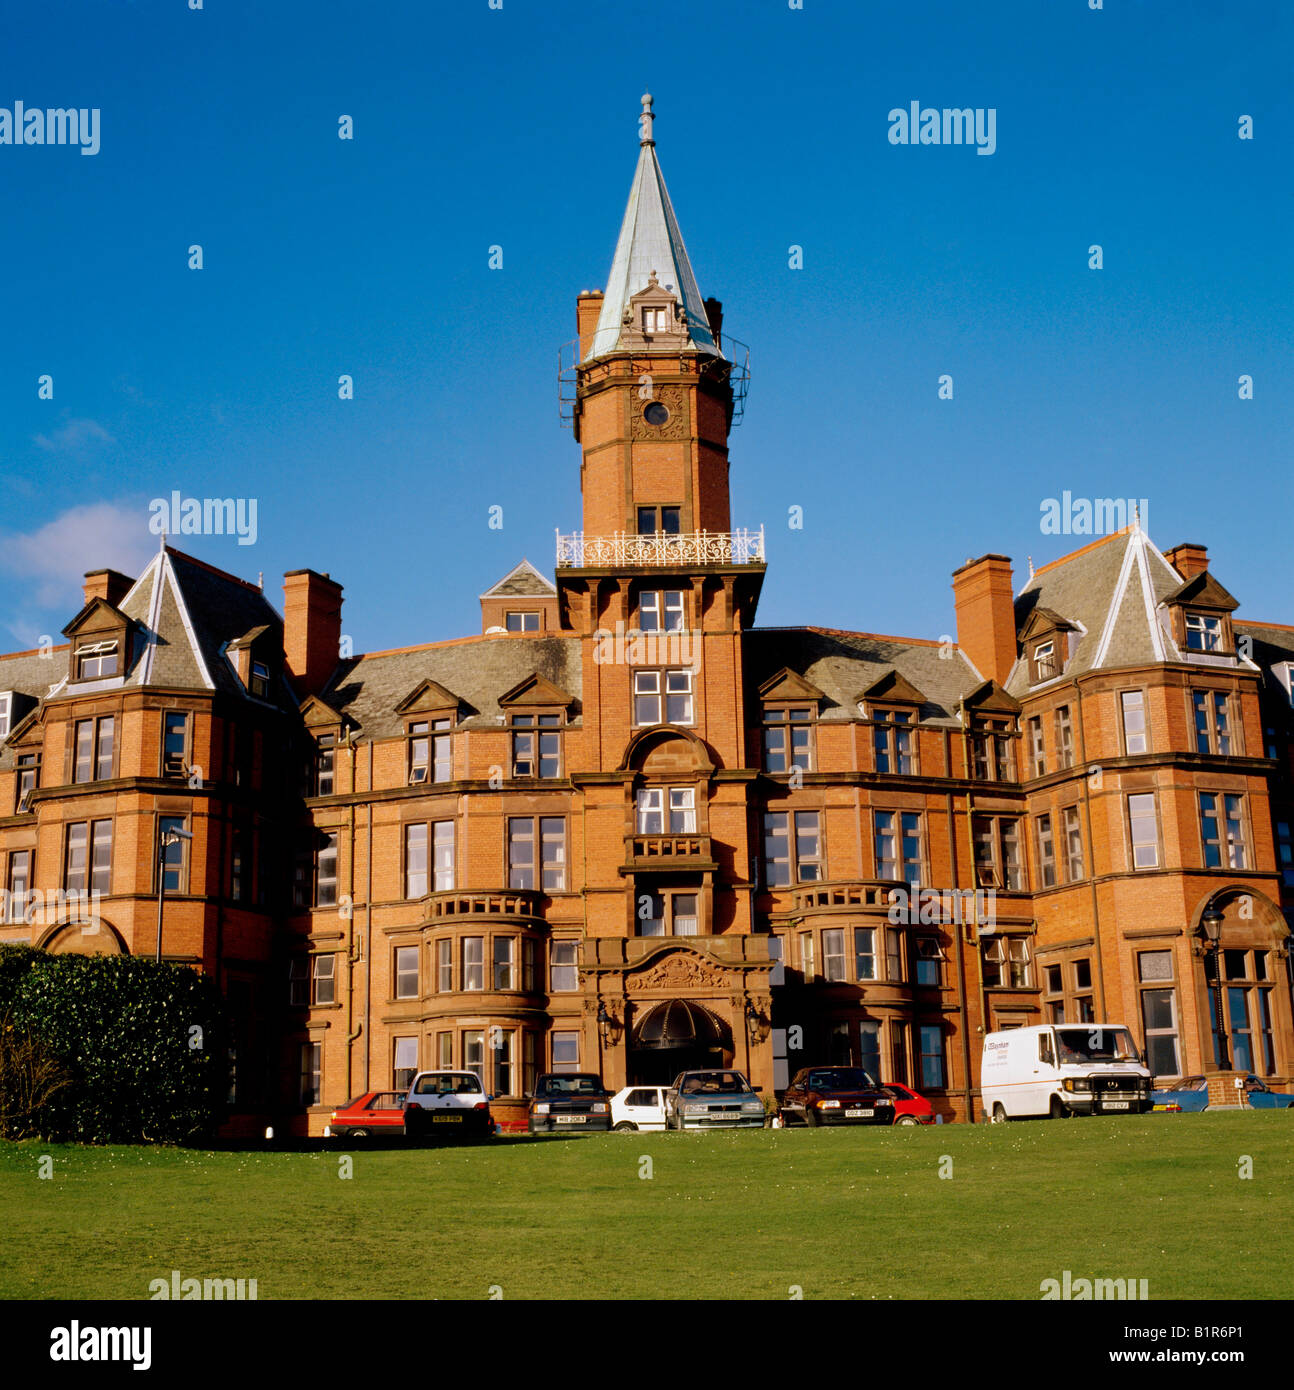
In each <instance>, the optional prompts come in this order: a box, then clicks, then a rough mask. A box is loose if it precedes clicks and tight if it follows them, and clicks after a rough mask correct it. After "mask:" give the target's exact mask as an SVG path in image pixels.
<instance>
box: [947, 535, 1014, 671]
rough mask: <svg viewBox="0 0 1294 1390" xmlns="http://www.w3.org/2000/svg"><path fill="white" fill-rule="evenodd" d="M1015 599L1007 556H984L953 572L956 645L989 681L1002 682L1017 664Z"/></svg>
mask: <svg viewBox="0 0 1294 1390" xmlns="http://www.w3.org/2000/svg"><path fill="white" fill-rule="evenodd" d="M1014 598H1015V596H1014V592H1013V589H1012V584H1011V561H1010V558H1009V557H1008V556H1006V555H981V556H980V557H979V559H978V560H967V561H966V563H965V564H964V565H963V566H962V567H961V569H959V570H955V571H954V572H953V602H954V604H955V605H956V609H957V644H958V646H960V647H961V649H962V651H964V652H965V653H966V655H967V656H968V657H969V658H970V660H971V661H972V662H974V663H975V667H976V669H977V670H978V671H979V672H980V673H981V674H982V675H983V676H984V678H985V679H986V680H995V681H997V683H998V684H999V685H1004V684H1005V683H1006V678H1007V676H1009V675H1010V674H1011V667H1012V666H1013V665H1014V664H1015V601H1014Z"/></svg>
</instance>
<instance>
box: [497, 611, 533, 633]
mask: <svg viewBox="0 0 1294 1390" xmlns="http://www.w3.org/2000/svg"><path fill="white" fill-rule="evenodd" d="M504 624H505V626H506V629H507V631H508V632H538V631H539V614H538V613H537V612H529V613H527V612H519V613H509V614H507V616H506V617H505V619H504Z"/></svg>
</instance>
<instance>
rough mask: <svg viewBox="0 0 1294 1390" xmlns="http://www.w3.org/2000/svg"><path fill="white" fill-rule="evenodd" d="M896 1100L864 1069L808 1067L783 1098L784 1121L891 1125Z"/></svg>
mask: <svg viewBox="0 0 1294 1390" xmlns="http://www.w3.org/2000/svg"><path fill="white" fill-rule="evenodd" d="M894 1108H895V1107H894V1097H893V1096H892V1095H890V1093H889V1092H888V1091H887V1090H886V1089H885V1087H883V1086H881V1085H879V1084H878V1083H877V1082H876V1081H875V1080H873V1079H872V1077H871V1076H869V1075H868V1073H867V1072H865V1071H864V1070H863V1069H862V1068H861V1067H805V1068H803V1070H801V1071H798V1072H796V1074H795V1076H794V1078H793V1079H792V1081H791V1084H790V1085H789V1086H788V1087H787V1088H786V1091H785V1093H784V1094H783V1096H782V1121H783V1123H787V1122H788V1121H795V1122H796V1123H798V1124H802V1125H889V1124H893V1123H894Z"/></svg>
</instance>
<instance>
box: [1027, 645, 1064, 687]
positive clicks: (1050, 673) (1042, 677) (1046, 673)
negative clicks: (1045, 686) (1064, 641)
mask: <svg viewBox="0 0 1294 1390" xmlns="http://www.w3.org/2000/svg"><path fill="white" fill-rule="evenodd" d="M1033 673H1034V681H1033V682H1032V683H1033V684H1034V685H1037V684H1038V683H1039V682H1041V681H1049V680H1053V679H1055V677H1056V676H1058V675H1060V669H1059V667H1058V666H1057V665H1056V643H1055V641H1054V640H1053V641H1049V642H1039V643H1038V645H1037V646H1036V647H1034V649H1033Z"/></svg>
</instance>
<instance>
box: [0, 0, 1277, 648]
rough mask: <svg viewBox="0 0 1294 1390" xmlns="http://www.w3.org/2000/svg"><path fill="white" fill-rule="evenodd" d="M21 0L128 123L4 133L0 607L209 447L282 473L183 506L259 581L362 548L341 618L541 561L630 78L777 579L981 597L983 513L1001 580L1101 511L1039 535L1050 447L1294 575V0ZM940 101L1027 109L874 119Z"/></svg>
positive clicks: (219, 482) (834, 623)
mask: <svg viewBox="0 0 1294 1390" xmlns="http://www.w3.org/2000/svg"><path fill="white" fill-rule="evenodd" d="M21 9H22V11H23V12H22V13H18V10H19V7H17V6H7V7H5V9H4V11H3V12H0V54H3V60H2V61H0V107H4V106H8V107H9V108H10V109H12V107H13V103H14V102H15V101H16V100H21V101H23V102H24V103H25V104H26V105H27V106H28V107H32V106H40V107H45V106H77V107H98V108H100V109H101V112H102V125H101V142H102V143H101V149H100V152H99V153H98V154H97V155H95V156H93V157H89V156H82V155H80V154H79V153H78V152H77V151H76V150H74V149H70V148H50V147H40V146H22V147H12V146H4V145H0V209H3V211H2V212H0V266H3V267H4V271H3V275H2V276H0V320H2V322H3V325H4V331H3V333H0V478H2V479H3V499H4V506H3V511H0V598H2V599H3V606H2V607H0V613H2V614H3V615H4V624H5V626H6V627H7V629H8V631H7V632H6V633H5V635H4V638H3V640H4V643H5V645H6V646H7V647H10V648H13V647H25V646H32V645H35V643H36V642H37V640H38V638H39V636H40V635H41V634H42V633H44V632H57V631H58V629H59V628H61V627H62V625H63V624H64V623H65V622H66V621H67V620H68V619H69V618H70V617H71V616H72V614H73V613H74V612H75V611H76V609H77V607H78V606H79V585H80V575H81V573H82V572H83V571H84V570H86V569H90V568H94V567H97V566H100V565H104V564H111V565H115V566H117V567H119V568H126V569H128V570H130V571H131V572H132V573H133V572H136V571H137V568H138V567H139V566H140V565H141V564H142V563H144V561H145V560H146V557H147V556H148V555H149V554H150V553H151V552H152V550H153V549H154V548H155V546H156V538H155V537H154V536H153V535H151V534H150V533H149V531H148V518H149V507H148V504H149V501H150V500H151V499H152V498H155V497H159V496H169V495H170V494H171V492H172V491H173V490H176V489H178V490H179V491H180V492H181V493H183V494H184V495H186V496H197V497H205V496H213V495H214V496H235V497H245V498H251V497H254V498H256V499H257V504H258V508H257V511H258V527H257V531H258V534H257V540H256V543H255V544H254V545H247V546H240V545H238V544H237V543H236V541H235V540H234V539H233V538H227V537H184V538H177V541H176V543H177V544H179V545H180V546H181V548H183V549H186V550H188V551H190V552H191V553H193V554H196V555H198V556H200V557H202V558H204V559H206V560H208V561H210V562H211V563H213V564H216V565H219V566H221V567H223V568H226V569H229V570H232V571H233V572H235V573H237V574H240V575H242V576H244V577H247V578H251V579H255V578H256V577H257V574H258V573H260V572H263V573H264V575H265V583H266V589H267V592H268V594H269V596H270V597H271V599H272V600H273V601H274V602H275V603H276V604H281V598H282V589H281V584H282V574H283V572H284V570H287V569H295V568H299V567H302V566H307V565H308V566H311V567H313V568H315V569H319V570H326V571H329V572H331V573H332V575H333V576H334V577H335V578H337V579H339V580H340V581H341V582H342V583H343V584H344V585H345V588H346V614H345V621H344V627H345V630H346V631H347V633H348V634H349V635H350V636H351V638H352V641H353V644H354V648H355V650H357V651H364V650H375V649H379V648H384V647H391V646H403V645H411V644H413V643H416V642H420V641H431V640H436V639H440V638H445V637H454V636H462V635H466V634H469V633H471V632H474V631H477V630H479V608H478V605H477V602H476V598H477V595H478V594H479V593H480V592H481V591H482V590H484V589H485V588H487V587H488V586H489V585H490V584H491V583H493V582H494V581H495V580H496V579H497V578H499V577H500V576H501V575H502V574H503V573H505V572H506V571H507V570H508V569H509V568H510V567H511V566H512V564H513V563H514V562H515V561H516V560H517V559H518V558H520V557H521V556H522V555H525V556H527V557H529V559H530V560H531V561H532V562H534V563H535V564H537V565H539V566H540V568H542V569H544V570H546V571H551V568H552V560H553V536H554V530H555V529H556V528H560V529H562V530H574V529H576V528H577V527H578V526H579V524H580V520H579V518H580V498H579V451H578V447H577V446H576V444H575V443H574V441H573V440H572V438H571V436H570V435H569V433H568V432H566V431H564V430H563V429H562V428H561V427H560V425H559V422H558V414H557V385H556V380H555V377H556V367H557V350H558V347H559V346H560V345H561V344H562V343H564V342H566V341H567V340H569V339H570V338H572V337H573V336H574V301H575V296H576V294H577V293H578V292H579V291H580V290H581V289H583V288H586V287H589V288H592V287H598V286H601V285H602V284H603V283H604V281H605V278H606V275H607V271H608V269H609V266H610V260H611V253H612V250H613V247H614V243H615V237H616V233H617V231H618V228H619V224H620V218H621V215H622V213H623V210H624V202H625V198H626V196H627V194H628V189H629V183H630V178H631V175H632V173H633V168H634V163H635V159H636V156H637V121H636V117H637V112H638V100H639V96H640V94H641V93H642V91H643V90H644V89H645V88H650V90H651V91H652V92H653V94H654V95H655V98H656V113H657V121H656V131H655V133H656V138H657V141H658V153H659V155H660V159H661V163H662V167H663V168H664V171H665V176H666V179H667V181H668V184H669V188H670V193H671V196H672V198H673V202H674V206H675V209H676V211H677V213H678V216H679V220H680V223H681V226H682V229H683V234H684V237H685V239H686V241H687V245H688V250H689V252H690V254H691V259H692V263H693V266H694V268H695V270H696V274H697V278H698V281H699V283H700V286H701V291H702V294H703V295H714V296H717V297H718V298H720V299H722V300H723V302H724V308H725V327H726V328H728V329H729V330H730V331H731V332H732V333H734V334H735V335H736V336H738V337H739V338H741V339H743V340H745V341H746V342H747V343H749V344H750V347H751V364H752V382H751V389H750V397H749V401H748V404H747V410H746V417H745V420H744V422H743V424H742V425H741V426H740V428H739V429H737V430H736V431H735V432H734V434H733V438H732V441H731V443H732V492H733V519H734V523H735V524H737V525H749V526H758V525H760V524H761V523H762V524H764V525H765V526H766V527H767V532H768V553H769V576H768V580H767V581H766V584H765V588H764V598H763V601H762V604H761V609H760V622H761V623H763V624H793V625H794V624H803V623H819V624H822V625H824V626H830V627H840V628H855V629H861V630H865V631H874V632H883V633H903V634H909V635H912V636H922V637H938V636H940V635H942V634H943V633H945V632H951V631H952V630H953V627H952V622H953V619H952V596H951V590H950V587H949V582H950V581H949V576H950V572H951V571H952V570H953V569H954V568H955V567H956V566H958V565H959V564H961V563H962V562H963V561H964V560H965V559H966V558H967V557H968V556H973V555H979V554H982V553H984V552H985V551H990V550H991V551H999V552H1004V553H1006V554H1009V555H1011V556H1012V557H1013V559H1014V561H1015V564H1016V575H1017V587H1018V586H1019V584H1022V583H1023V582H1024V578H1025V577H1026V575H1027V565H1026V557H1027V556H1029V555H1032V556H1033V558H1034V561H1035V563H1036V564H1043V563H1045V562H1046V561H1048V560H1050V559H1054V558H1055V557H1056V556H1058V555H1060V554H1063V553H1065V552H1067V551H1068V550H1071V549H1075V548H1077V547H1078V546H1080V545H1082V544H1085V543H1086V542H1087V541H1089V540H1090V539H1092V538H1091V537H1090V536H1085V535H1077V536H1064V535H1061V536H1056V535H1044V534H1042V533H1041V531H1040V524H1039V522H1040V506H1041V504H1042V502H1043V501H1044V499H1046V498H1049V497H1060V496H1061V494H1062V492H1063V491H1064V490H1066V489H1068V490H1069V491H1070V492H1071V493H1072V494H1073V495H1074V496H1075V497H1129V498H1131V497H1136V498H1146V499H1148V502H1149V508H1148V520H1149V530H1150V533H1151V535H1152V538H1153V539H1154V540H1155V541H1156V542H1157V543H1158V544H1159V545H1160V546H1161V548H1167V547H1168V546H1171V545H1172V544H1174V543H1176V542H1178V541H1183V540H1190V541H1197V542H1202V543H1204V544H1207V545H1208V547H1209V551H1210V555H1211V557H1212V559H1213V566H1214V571H1215V573H1216V574H1217V575H1218V577H1219V578H1220V579H1221V580H1222V581H1223V583H1224V584H1226V586H1227V587H1228V588H1229V589H1231V591H1232V592H1233V593H1234V594H1235V595H1236V596H1237V597H1238V598H1239V599H1240V600H1241V605H1242V607H1241V613H1242V615H1244V616H1249V617H1263V618H1267V619H1271V620H1276V621H1281V620H1284V621H1288V622H1294V601H1291V591H1292V590H1294V585H1292V584H1291V569H1292V564H1291V559H1290V553H1289V548H1288V546H1287V545H1286V544H1285V539H1286V534H1287V531H1288V518H1289V502H1290V481H1289V479H1290V470H1289V459H1290V443H1291V439H1292V438H1294V431H1292V429H1291V425H1292V424H1294V410H1292V409H1291V363H1290V340H1291V334H1290V325H1291V308H1292V307H1294V305H1292V302H1291V301H1292V298H1294V296H1292V294H1291V287H1292V286H1291V282H1292V278H1294V268H1292V266H1291V256H1290V227H1291V225H1294V218H1292V217H1291V213H1292V211H1294V209H1292V208H1291V183H1290V179H1289V169H1290V167H1291V163H1292V157H1291V136H1292V135H1294V120H1292V119H1291V110H1290V95H1289V91H1290V89H1289V79H1288V73H1287V66H1288V55H1289V53H1290V52H1291V51H1294V44H1292V43H1291V40H1294V7H1291V6H1289V5H1287V4H1280V3H1278V2H1277V0H1272V2H1271V3H1247V2H1246V0H1236V2H1235V3H1229V4H1227V5H1226V6H1219V5H1215V4H1211V3H1188V4H1182V5H1175V6H1173V7H1171V9H1170V10H1165V7H1163V6H1162V5H1158V4H1150V3H1144V2H1140V0H1105V6H1104V8H1103V9H1102V10H1100V11H1092V10H1090V9H1089V7H1088V3H1087V0H1050V2H1049V3H1045V4H1044V3H997V4H994V3H982V4H974V5H970V4H966V3H961V4H947V3H926V4H923V5H921V6H919V7H914V6H906V7H897V6H891V5H881V4H873V3H863V0H804V8H803V9H802V10H798V11H796V10H791V9H790V8H789V7H788V5H787V4H786V3H785V0H708V3H705V4H700V3H697V0H685V2H684V3H678V2H676V0H661V2H660V3H656V4H653V5H652V6H651V7H649V8H646V9H644V8H642V7H622V6H608V5H604V4H601V3H598V4H595V3H593V0H566V3H563V4H561V5H554V4H553V3H551V0H546V2H545V3H535V2H534V0H504V7H503V9H502V10H490V9H489V8H488V5H487V0H455V3H449V2H448V0H438V3H425V2H418V3H415V2H414V0H391V3H383V4H380V5H375V6H355V5H340V4H330V3H296V0H274V3H273V4H268V5H267V4H263V3H262V4H251V3H233V2H232V0H206V8H204V9H203V10H202V11H199V12H191V11H189V10H188V9H187V8H186V7H185V3H184V0H165V2H164V0H153V2H152V3H135V4H128V3H120V0H117V2H116V3H104V0H95V2H94V3H89V0H86V2H85V3H60V2H59V0H49V3H46V4H44V5H42V6H26V7H21ZM912 101H919V102H921V103H922V105H925V106H934V107H944V106H955V107H968V106H969V107H982V108H986V109H987V108H993V109H994V110H996V112H997V117H996V120H997V149H996V152H995V153H994V154H993V155H991V156H988V157H985V156H979V155H977V154H976V153H975V151H974V149H972V148H967V147H940V146H906V147H905V146H896V145H893V144H891V143H890V141H889V139H888V132H889V128H890V127H889V121H888V113H889V112H890V110H891V109H892V108H896V107H904V108H906V107H907V106H908V104H909V103H910V102H912ZM342 114H347V115H350V116H352V117H353V119H354V129H355V138H354V139H353V140H351V141H342V140H339V139H338V138H337V128H338V117H339V116H340V115H342ZM1242 115H1249V116H1252V118H1253V123H1254V138H1253V139H1252V140H1241V139H1239V138H1238V134H1237V132H1238V122H1239V119H1240V117H1241V116H1242ZM194 243H198V244H201V245H202V247H203V255H204V268H203V269H202V270H201V271H194V270H190V269H189V268H188V265H187V253H188V248H189V246H190V245H192V244H194ZM1094 243H1097V244H1100V245H1101V246H1102V248H1103V252H1104V269H1102V270H1099V271H1096V270H1091V269H1089V268H1088V247H1089V246H1090V245H1091V244H1094ZM496 244H497V245H500V246H502V248H503V268H502V269H501V270H490V269H489V266H488V256H489V248H490V247H491V246H492V245H496ZM792 245H799V246H802V247H803V262H804V266H803V269H802V270H792V269H790V268H789V267H788V248H789V247H790V246H792ZM43 373H49V374H51V375H52V376H53V378H54V398H53V399H52V400H44V401H42V400H38V398H37V378H38V377H39V376H40V375H41V374H43ZM342 373H348V374H350V375H352V376H353V378H354V382H355V398H354V400H351V401H340V400H338V398H337V378H338V376H339V375H341V374H342ZM945 373H947V374H950V375H951V376H952V378H953V383H954V385H953V399H952V400H951V401H947V400H940V399H939V398H938V393H937V383H938V378H939V377H940V376H941V375H942V374H945ZM1242 374H1248V375H1250V376H1252V378H1253V382H1254V398H1253V399H1252V400H1244V401H1242V400H1240V399H1239V397H1238V378H1239V377H1240V376H1241V375H1242ZM493 505H501V506H502V507H503V509H504V526H503V529H502V530H491V529H489V527H488V525H487V519H488V515H489V508H490V507H491V506H493ZM792 506H799V507H802V508H803V511H804V526H803V529H802V530H798V531H797V530H791V529H789V528H788V526H787V516H788V508H790V507H792Z"/></svg>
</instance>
